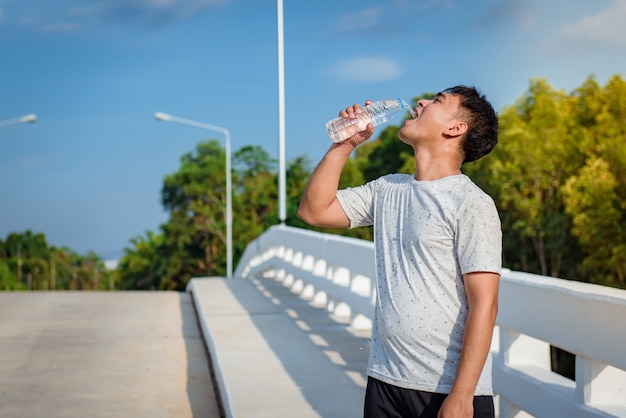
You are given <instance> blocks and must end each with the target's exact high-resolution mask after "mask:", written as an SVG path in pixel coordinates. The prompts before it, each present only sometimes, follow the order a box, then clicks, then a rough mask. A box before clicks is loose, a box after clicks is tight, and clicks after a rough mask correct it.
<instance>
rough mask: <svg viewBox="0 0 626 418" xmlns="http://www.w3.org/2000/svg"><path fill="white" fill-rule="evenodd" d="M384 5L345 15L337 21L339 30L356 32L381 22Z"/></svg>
mask: <svg viewBox="0 0 626 418" xmlns="http://www.w3.org/2000/svg"><path fill="white" fill-rule="evenodd" d="M382 13H383V8H382V7H370V8H369V9H365V10H362V11H360V12H355V13H350V14H347V15H345V16H343V17H342V18H341V19H339V21H338V22H337V32H354V31H362V30H367V29H370V28H372V27H375V26H377V25H378V24H379V21H380V16H381V14H382Z"/></svg>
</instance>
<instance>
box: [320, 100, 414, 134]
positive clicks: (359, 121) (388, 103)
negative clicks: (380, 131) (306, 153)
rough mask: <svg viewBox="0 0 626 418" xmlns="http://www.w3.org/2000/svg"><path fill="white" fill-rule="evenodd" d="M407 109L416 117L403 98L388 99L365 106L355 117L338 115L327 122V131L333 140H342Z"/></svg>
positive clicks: (386, 120) (380, 123)
mask: <svg viewBox="0 0 626 418" xmlns="http://www.w3.org/2000/svg"><path fill="white" fill-rule="evenodd" d="M403 108H404V109H407V110H408V111H409V112H411V116H413V118H416V117H417V115H416V114H415V112H414V110H413V109H412V108H411V106H409V105H408V104H407V103H406V102H405V101H404V100H402V99H396V100H393V99H386V100H380V101H378V102H374V103H372V104H369V105H367V106H365V107H364V108H363V109H362V110H363V111H362V112H361V113H357V114H356V118H355V119H346V118H342V117H338V118H336V119H333V120H329V121H328V122H327V123H326V131H328V136H330V139H331V141H333V142H342V141H345V140H346V139H348V138H350V137H351V136H353V135H355V134H356V133H358V132H361V131H364V130H365V129H366V128H367V124H368V123H370V122H372V123H373V124H374V126H378V125H382V124H383V123H386V122H388V121H389V120H391V119H392V118H393V117H394V116H395V115H396V114H397V113H398V112H399V111H400V110H401V109H403Z"/></svg>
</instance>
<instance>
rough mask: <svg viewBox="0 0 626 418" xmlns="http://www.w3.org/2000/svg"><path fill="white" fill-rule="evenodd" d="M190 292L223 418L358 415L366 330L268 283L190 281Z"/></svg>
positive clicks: (217, 279) (291, 417) (361, 404)
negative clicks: (213, 371) (217, 385)
mask: <svg viewBox="0 0 626 418" xmlns="http://www.w3.org/2000/svg"><path fill="white" fill-rule="evenodd" d="M188 289H189V291H190V292H191V293H192V294H193V296H194V300H195V304H196V309H197V310H198V314H199V316H200V321H201V323H202V324H203V326H204V329H205V336H206V337H207V339H208V345H209V347H210V348H209V351H210V352H211V356H212V357H215V358H214V361H213V363H214V367H215V369H216V374H217V376H218V380H219V382H220V388H221V393H222V396H221V397H222V398H223V399H224V398H225V399H226V401H225V408H224V409H225V410H226V415H227V416H233V417H237V418H248V417H254V418H262V417H268V418H269V417H271V418H297V417H302V418H304V417H306V418H308V417H328V418H330V417H341V418H350V417H355V418H356V417H362V416H363V397H364V392H365V370H366V365H367V356H368V352H369V347H368V340H367V337H368V336H369V332H366V333H365V334H363V332H358V331H356V330H353V329H350V328H349V327H347V326H346V325H345V324H341V323H339V322H337V321H335V320H333V319H332V318H331V317H330V316H329V314H328V312H327V311H325V310H324V309H318V308H314V307H312V306H311V304H310V303H309V302H308V301H305V300H303V299H302V298H300V297H298V296H295V295H294V294H293V293H291V291H290V289H288V288H287V287H285V286H284V285H283V284H282V283H281V282H278V281H276V280H273V279H260V278H259V279H255V278H252V279H232V280H227V279H221V278H205V279H193V280H192V281H191V282H190V285H189V288H188Z"/></svg>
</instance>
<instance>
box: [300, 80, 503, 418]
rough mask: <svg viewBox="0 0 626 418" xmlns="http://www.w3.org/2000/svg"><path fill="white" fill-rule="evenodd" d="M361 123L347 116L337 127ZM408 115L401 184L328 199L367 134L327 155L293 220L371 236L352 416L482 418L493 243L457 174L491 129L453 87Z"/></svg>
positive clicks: (486, 413) (481, 102)
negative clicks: (367, 334)
mask: <svg viewBox="0 0 626 418" xmlns="http://www.w3.org/2000/svg"><path fill="white" fill-rule="evenodd" d="M369 103H371V102H370V101H368V102H366V104H369ZM361 111H362V109H361V106H359V105H358V104H355V105H353V106H349V107H347V108H346V109H345V110H342V111H341V112H340V113H339V115H340V116H341V117H344V118H355V114H357V113H359V112H361ZM416 112H417V118H416V119H411V120H406V121H404V123H403V125H402V127H401V128H400V130H399V132H398V137H399V138H400V140H402V141H403V142H405V143H407V144H409V145H411V146H412V147H413V150H414V153H415V162H416V168H415V174H414V175H413V176H411V175H404V174H391V175H386V176H383V177H381V178H379V179H376V180H374V181H371V182H369V183H367V184H365V185H363V186H359V187H355V188H349V189H345V190H337V189H338V184H339V177H340V175H341V170H342V168H343V166H344V165H345V163H346V161H347V159H348V158H349V156H350V154H351V153H352V151H353V150H354V148H355V147H356V146H358V145H359V144H361V143H362V142H364V141H366V140H367V139H369V138H370V137H371V136H372V134H373V133H374V126H373V125H372V124H369V125H368V127H367V129H366V130H365V131H363V132H360V133H357V134H356V135H354V136H353V137H351V138H349V139H347V140H346V141H344V142H341V143H337V144H333V145H332V146H331V147H330V149H329V150H328V152H327V153H326V155H325V156H324V157H323V159H322V161H321V162H320V163H319V165H318V166H317V168H316V169H315V170H314V172H313V174H312V175H311V178H310V179H309V182H308V184H307V186H306V189H305V191H304V194H303V196H302V200H301V202H300V208H299V211H298V214H299V216H300V217H301V218H302V219H303V220H304V221H305V222H307V223H309V224H311V225H315V226H327V227H350V228H354V227H358V226H365V225H374V244H375V249H376V251H375V253H376V280H377V298H376V307H375V317H374V322H373V329H372V340H371V346H370V357H369V365H368V371H367V373H368V383H367V389H366V394H365V407H364V416H365V417H366V418H374V417H375V418H382V417H439V418H448V417H472V416H475V417H493V416H494V407H493V398H492V395H493V393H492V387H491V361H490V360H491V359H490V357H489V347H490V344H491V336H492V332H493V326H494V322H495V318H496V313H497V306H498V302H497V298H498V282H499V277H500V269H501V252H502V233H501V228H500V220H499V217H498V213H497V210H496V207H495V205H494V203H493V200H492V199H491V198H490V197H489V196H488V195H487V194H485V193H484V192H483V191H482V190H480V189H479V188H478V187H477V186H476V185H475V184H474V183H473V182H472V181H471V180H470V179H469V178H468V177H467V176H465V175H464V174H462V173H461V170H460V168H461V165H462V164H463V163H464V162H469V161H474V160H476V159H478V158H481V157H482V156H484V155H486V154H488V153H489V152H491V150H492V149H493V148H494V147H495V145H496V142H497V135H498V119H497V116H496V113H495V112H494V110H493V108H492V106H491V104H490V103H489V102H488V101H487V100H486V99H485V98H484V96H481V95H480V94H479V93H478V92H477V91H476V89H474V88H473V87H465V86H457V87H453V88H450V89H447V90H444V91H443V92H441V93H439V94H437V96H436V97H435V98H434V99H433V100H420V101H419V102H418V104H417V108H416Z"/></svg>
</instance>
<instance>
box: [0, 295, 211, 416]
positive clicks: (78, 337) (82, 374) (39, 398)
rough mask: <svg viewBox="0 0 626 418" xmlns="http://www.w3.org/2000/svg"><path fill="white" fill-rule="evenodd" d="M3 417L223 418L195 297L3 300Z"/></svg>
mask: <svg viewBox="0 0 626 418" xmlns="http://www.w3.org/2000/svg"><path fill="white" fill-rule="evenodd" d="M0 417H3V418H4V417H7V418H39V417H42V418H43V417H45V418H55V417H63V418H74V417H76V418H78V417H80V418H84V417H89V418H100V417H102V418H104V417H106V418H111V417H132V418H143V417H146V418H148V417H150V418H158V417H177V418H186V417H209V418H212V417H219V411H218V406H217V403H216V396H215V395H214V391H213V387H212V384H211V379H210V374H209V367H208V362H207V356H206V352H205V348H204V345H203V342H202V339H201V336H200V332H199V328H198V324H197V319H196V316H195V312H194V308H193V304H192V302H191V298H190V295H189V294H187V293H182V292H12V293H3V292H0Z"/></svg>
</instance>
